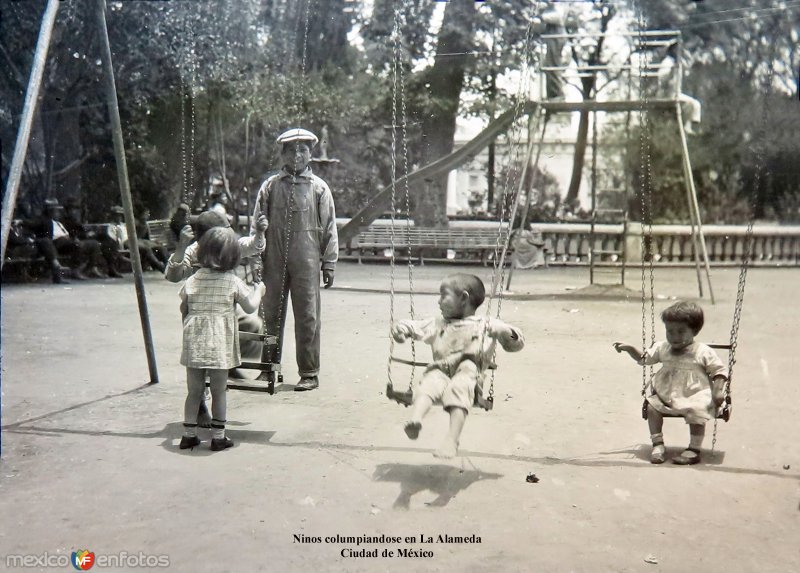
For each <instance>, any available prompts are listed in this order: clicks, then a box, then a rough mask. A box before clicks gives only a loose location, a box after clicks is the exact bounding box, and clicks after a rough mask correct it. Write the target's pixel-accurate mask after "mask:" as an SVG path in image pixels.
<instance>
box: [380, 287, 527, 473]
mask: <svg viewBox="0 0 800 573" xmlns="http://www.w3.org/2000/svg"><path fill="white" fill-rule="evenodd" d="M485 296H486V291H485V288H484V286H483V282H482V281H481V279H479V278H478V277H476V276H474V275H468V274H454V275H450V276H448V277H447V278H445V279H444V280H443V281H442V283H441V285H440V287H439V309H440V310H441V311H442V314H441V316H436V317H432V318H429V319H427V320H401V321H400V322H398V323H396V324H394V325H393V326H392V337H393V338H394V339H395V340H396V341H397V342H404V341H405V340H406V339H407V338H413V339H414V340H421V341H423V342H425V343H426V344H429V345H430V346H431V350H432V352H433V362H432V363H431V364H429V365H428V366H427V368H426V369H425V373H424V374H423V376H422V380H421V382H420V384H419V386H417V387H416V388H415V389H414V402H413V405H412V412H411V419H410V420H409V421H408V422H406V425H405V432H406V435H407V436H408V437H409V438H410V439H412V440H416V439H417V437H418V436H419V432H420V430H421V429H422V419H423V418H424V417H425V414H427V413H428V410H430V408H431V406H432V405H433V404H441V405H442V406H443V407H444V409H445V411H447V412H448V414H449V415H450V431H449V432H448V434H447V436H446V437H445V439H444V442H443V443H442V445H441V446H440V447H439V449H438V450H436V452H434V454H433V455H434V456H436V457H438V458H452V457H454V456H455V455H456V454H457V453H458V440H459V437H460V436H461V431H462V430H463V429H464V423H465V422H466V419H467V413H468V412H469V408H470V406H472V404H473V402H474V399H475V392H476V386H477V389H478V391H480V390H481V389H482V386H481V385H482V382H483V375H484V373H485V372H486V370H487V369H488V368H489V366H490V362H491V360H492V357H493V356H494V352H495V346H496V343H497V342H499V343H500V346H502V347H503V349H504V350H506V351H508V352H517V351H518V350H521V349H522V347H523V346H524V345H525V339H524V338H523V336H522V332H521V331H520V330H519V329H517V328H515V327H513V326H511V325H508V324H506V323H504V322H503V321H501V320H498V319H492V318H479V317H477V316H475V311H476V310H477V308H478V307H479V306H480V305H481V304H483V300H484V298H485Z"/></svg>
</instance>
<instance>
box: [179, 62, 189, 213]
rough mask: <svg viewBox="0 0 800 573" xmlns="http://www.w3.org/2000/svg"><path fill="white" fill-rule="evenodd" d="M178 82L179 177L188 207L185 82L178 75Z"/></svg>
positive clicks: (182, 194)
mask: <svg viewBox="0 0 800 573" xmlns="http://www.w3.org/2000/svg"><path fill="white" fill-rule="evenodd" d="M179 75H180V81H181V91H180V100H181V165H182V167H183V169H182V172H181V177H182V180H183V189H182V192H181V197H182V198H183V202H184V203H186V204H187V205H189V183H188V181H187V167H186V82H185V80H184V78H183V74H180V73H179ZM191 208H192V206H191V205H189V214H191Z"/></svg>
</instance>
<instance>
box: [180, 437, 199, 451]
mask: <svg viewBox="0 0 800 573" xmlns="http://www.w3.org/2000/svg"><path fill="white" fill-rule="evenodd" d="M199 445H200V438H198V437H197V436H183V437H182V438H181V443H180V445H179V446H178V447H179V448H180V449H182V450H188V449H189V448H193V447H195V446H199Z"/></svg>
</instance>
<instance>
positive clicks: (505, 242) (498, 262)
mask: <svg viewBox="0 0 800 573" xmlns="http://www.w3.org/2000/svg"><path fill="white" fill-rule="evenodd" d="M538 14H539V4H536V7H535V8H534V17H533V18H531V20H530V22H529V23H528V27H527V28H526V30H525V40H524V41H525V51H524V57H523V66H522V67H523V70H524V74H523V76H522V78H520V85H519V90H518V93H517V101H516V104H515V106H514V119H513V120H512V122H511V125H512V126H513V125H517V122H518V121H519V118H520V116H521V115H522V109H523V107H524V103H523V102H525V101H527V97H528V95H527V94H528V93H530V90H529V88H530V77H531V73H530V52H531V50H530V39H531V28H532V22H533V20H534V18H535V17H536V16H538ZM537 127H538V126H537ZM522 131H523V129H522V128H519V130H518V131H517V137H516V140H515V141H514V142H513V144H512V149H513V152H512V153H510V154H509V158H508V164H507V167H506V170H505V174H504V177H503V185H502V192H501V196H500V202H501V203H500V205H501V207H500V217H499V218H498V224H497V238H496V239H495V246H494V254H493V260H492V287H491V291H490V292H489V300H488V301H487V303H486V319H485V320H484V324H483V332H482V333H481V344H480V348H481V351H482V350H483V347H484V344H485V341H486V334H487V333H488V330H489V321H490V319H491V312H492V311H491V308H492V300H493V298H494V293H495V292H496V291H497V288H498V285H499V287H500V288H499V293H498V299H497V318H500V310H501V308H502V305H503V284H504V279H505V255H506V253H507V252H508V246H509V243H510V241H511V227H513V225H514V217H515V216H516V213H517V210H518V208H519V197H520V192H521V191H522V185H518V186H517V191H516V193H514V204H513V206H512V208H511V213H510V215H509V218H508V229H507V232H506V234H505V238H503V221H504V219H505V215H506V213H507V210H508V207H507V205H506V204H507V199H508V190H509V187H510V185H509V182H510V181H516V173H517V159H518V157H519V147H520V142H521V139H522ZM528 137H530V133H529V134H528ZM527 159H528V158H527V157H526V158H525V160H526V161H527ZM512 172H513V173H514V178H511V173H512ZM488 207H489V208H491V205H489V206H488ZM501 242H502V249H501V246H500V245H501ZM498 266H499V267H500V280H499V281H498V280H497V278H498V277H497V269H498ZM496 356H497V345H494V346H493V348H492V355H491V357H490V359H489V361H490V363H494V361H495V358H496ZM482 366H483V365H482ZM490 372H491V373H490V375H489V376H490V380H489V390H488V392H487V399H488V400H489V401H492V400H494V381H495V369H494V368H492V369H490Z"/></svg>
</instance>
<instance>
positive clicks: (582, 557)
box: [0, 263, 800, 573]
mask: <svg viewBox="0 0 800 573" xmlns="http://www.w3.org/2000/svg"><path fill="white" fill-rule="evenodd" d="M452 270H455V267H445V266H435V265H430V266H425V267H423V268H415V270H414V274H415V280H414V286H415V291H416V292H417V295H416V296H415V297H414V303H415V310H416V312H417V313H418V314H419V315H427V314H430V313H433V312H435V310H436V298H435V296H433V295H432V294H431V293H433V292H434V291H435V290H436V287H437V284H438V280H439V279H440V278H441V277H442V276H443V275H444V274H445V273H447V272H450V271H452ZM466 270H468V271H470V272H475V271H478V272H480V273H482V274H484V276H486V275H487V274H488V272H487V271H486V270H484V269H480V268H479V267H469V268H468V269H466ZM405 273H406V267H405V266H404V265H400V266H398V268H397V274H398V278H397V287H398V289H399V290H408V282H407V279H406V278H405ZM387 276H388V267H387V266H380V265H363V266H358V265H356V264H350V263H345V264H341V265H340V269H339V272H338V275H337V288H335V289H333V290H331V291H326V292H324V295H323V316H324V329H323V373H322V377H321V380H322V386H321V388H320V389H319V390H318V391H315V392H310V393H304V394H297V393H294V392H291V391H289V390H291V386H290V385H289V384H287V385H286V386H285V387H283V388H281V390H284V391H281V392H278V393H277V394H276V395H274V396H268V395H265V394H261V393H247V392H241V391H230V392H229V393H228V404H229V410H228V419H229V435H230V436H231V437H232V438H233V439H234V440H235V441H236V447H235V448H233V449H231V450H228V451H225V452H219V453H214V452H210V451H209V450H208V449H207V446H208V442H207V441H204V443H203V445H202V447H201V448H199V449H195V450H193V451H180V450H179V449H178V447H177V443H178V440H179V437H180V434H181V424H180V422H181V415H182V404H183V400H184V397H185V382H184V371H183V370H182V369H181V367H180V365H179V364H178V357H179V348H180V336H181V331H180V320H179V314H178V306H177V301H178V299H177V291H178V289H177V287H176V285H172V284H170V283H167V282H166V281H164V280H163V279H161V278H160V277H159V276H157V275H154V274H150V275H148V276H147V278H146V291H147V297H148V302H149V305H150V312H151V321H152V327H153V332H154V338H155V343H156V354H157V358H158V369H159V370H158V371H159V375H160V383H159V384H156V385H147V382H148V381H149V377H148V370H147V364H146V360H145V354H144V350H143V343H142V335H141V330H140V323H139V317H138V314H137V309H136V305H135V294H134V288H133V282H132V279H131V277H130V276H128V278H126V279H124V280H121V281H112V280H108V281H92V282H87V283H73V284H72V285H69V286H56V285H50V284H34V285H6V286H5V287H4V288H3V292H2V304H3V308H2V353H3V357H2V358H3V363H2V374H3V379H2V447H3V450H2V459H0V516H2V518H0V560H2V561H0V569H3V568H4V567H6V566H7V565H8V564H9V561H7V556H9V555H22V554H26V555H32V556H38V557H42V556H51V557H53V556H56V557H58V556H62V555H69V554H70V553H71V552H72V551H75V550H77V549H88V550H90V551H93V552H94V553H95V555H96V557H97V558H98V559H99V558H100V557H108V556H118V555H119V554H120V553H121V552H123V551H125V552H127V553H128V554H130V555H136V556H137V557H141V555H140V553H141V554H143V555H149V556H157V555H164V556H167V557H168V560H169V569H170V570H174V571H187V572H191V571H215V572H223V571H231V572H237V573H238V572H250V571H312V570H315V571H342V570H343V571H383V570H401V571H406V570H407V571H544V572H548V571H555V572H561V571H587V572H596V571H614V572H623V571H652V572H656V571H664V572H666V571H670V572H672V571H675V572H679V571H680V572H682V571H688V570H699V569H702V570H704V571H725V572H726V573H732V572H738V571H743V572H750V571H759V572H768V571H776V572H777V571H800V542H799V541H798V540H800V488H799V487H798V485H799V483H798V480H799V479H800V446H799V445H798V440H797V416H798V413H800V407H799V406H798V403H800V389H799V388H798V384H797V380H798V377H797V371H798V369H800V362H798V359H797V354H796V343H797V325H798V324H800V305H798V302H799V301H800V296H798V295H800V290H799V289H798V285H799V284H800V270H797V269H775V270H766V269H755V270H751V271H750V276H749V282H748V290H747V297H746V300H745V308H744V312H743V315H742V328H741V333H740V341H741V346H740V348H739V351H738V353H737V359H738V361H737V366H736V369H735V378H734V413H733V419H732V421H731V422H730V423H728V424H722V423H721V424H720V427H719V435H718V438H719V439H718V442H717V445H716V451H715V452H714V454H713V455H712V454H711V453H710V452H709V451H706V452H705V463H703V464H701V465H698V466H694V467H688V468H687V467H678V466H675V465H672V464H669V463H668V464H664V465H663V466H653V465H651V464H650V463H649V462H648V461H647V457H648V453H649V446H648V442H649V439H648V430H647V426H646V423H645V422H644V421H643V420H642V419H641V418H640V405H641V397H640V395H639V390H640V387H641V370H640V369H639V368H638V367H637V366H636V365H635V364H634V363H633V362H632V361H631V360H630V359H629V358H627V357H625V356H623V355H618V354H617V353H615V352H614V351H613V349H612V348H611V343H612V342H613V341H615V340H625V341H630V342H632V343H636V344H641V339H642V335H641V324H642V316H641V307H640V304H639V300H638V298H637V297H638V295H637V294H636V293H633V295H632V298H630V299H629V300H625V299H624V298H621V297H606V298H603V297H602V296H587V295H586V291H581V290H576V288H575V287H578V288H579V287H584V286H585V285H586V283H587V281H588V274H587V271H586V270H585V269H549V270H546V271H541V270H539V271H529V272H524V273H519V274H518V275H516V276H515V283H514V285H513V291H514V298H511V299H509V300H505V302H504V303H503V307H502V311H503V312H502V314H503V318H505V319H506V320H508V321H509V322H513V323H515V324H517V325H518V326H520V327H522V328H523V329H524V331H525V333H526V336H527V340H528V346H527V347H526V348H525V350H523V351H522V352H520V353H517V354H505V355H501V356H499V359H498V362H499V364H500V369H499V371H498V376H497V381H496V393H497V402H496V405H495V408H494V411H492V412H489V413H487V412H483V411H473V412H472V413H471V414H470V416H469V419H468V421H467V426H466V429H465V431H464V434H463V436H462V451H461V454H460V457H458V458H456V459H455V460H453V461H452V462H450V463H447V462H442V461H440V460H437V459H435V458H433V457H432V456H431V451H432V450H433V449H434V448H435V447H436V446H437V445H438V442H439V440H440V439H441V437H442V436H443V433H444V431H445V428H446V424H447V418H446V415H445V414H444V413H443V412H441V411H435V412H433V413H432V414H431V415H430V416H429V417H428V419H427V420H426V423H425V426H424V428H423V431H422V434H421V436H420V439H419V440H418V441H417V442H412V441H409V440H408V439H407V438H406V436H405V434H404V433H403V431H402V423H403V421H404V419H405V417H406V415H407V411H405V410H404V409H403V408H402V407H400V406H397V405H394V404H393V403H390V402H389V401H388V400H386V398H385V397H384V395H383V390H384V386H385V384H386V379H387V373H386V357H387V352H388V338H387V336H388V328H389V296H388V295H387V294H386V293H385V292H382V291H385V290H386V289H387V287H388V279H387ZM655 278H656V293H657V295H658V296H659V297H660V298H659V300H658V301H657V303H656V310H657V311H659V310H661V309H662V308H664V307H665V306H666V305H667V304H668V302H669V300H668V298H669V297H679V298H683V297H688V298H692V297H696V280H695V277H694V271H693V270H691V269H671V270H658V271H657V272H656V277H655ZM736 278H737V271H736V270H735V269H719V270H715V271H714V272H713V280H714V288H715V294H716V295H717V304H716V306H711V305H710V304H708V302H706V303H705V308H706V324H707V326H706V327H705V329H704V330H703V332H702V333H701V335H700V337H699V338H700V339H702V340H704V341H716V342H727V340H728V333H729V330H730V324H731V317H732V314H733V301H734V298H735V289H736ZM640 281H641V278H640V276H639V272H638V270H634V271H632V272H631V273H630V275H629V276H628V286H630V287H631V288H635V287H636V286H638V285H640V284H641V282H640ZM592 292H593V293H594V294H598V292H600V291H592ZM426 293H427V294H426ZM600 294H602V292H600ZM408 302H409V301H408V297H407V296H403V295H398V296H397V297H396V308H395V313H396V315H397V316H400V317H405V316H407V315H408V312H409V311H408ZM32 317H37V320H36V321H33V320H32ZM646 319H647V321H648V322H649V316H648V317H646ZM656 325H657V327H658V331H657V332H658V335H659V336H661V335H662V331H661V326H660V323H659V322H657V323H656ZM290 326H291V324H290ZM285 356H286V360H285V364H284V371H285V373H286V381H287V383H294V382H295V381H296V367H295V364H294V359H293V357H294V348H293V343H292V342H291V341H288V342H287V348H286V351H285ZM409 375H410V372H409V370H408V369H406V368H405V367H402V366H400V367H395V368H394V369H393V376H394V378H395V379H396V380H398V384H399V385H401V386H402V385H404V384H407V382H408V380H409ZM665 433H666V440H667V445H668V446H670V450H669V451H670V454H672V455H674V454H676V453H678V452H679V451H680V450H681V449H682V447H684V446H685V445H686V444H687V443H688V429H687V427H686V426H685V425H684V424H683V422H682V421H680V420H670V421H668V422H667V425H666V428H665ZM201 437H203V438H204V440H207V439H208V436H207V434H203V435H202V436H201ZM706 446H707V447H708V448H710V446H711V427H709V432H708V438H707V440H706ZM530 473H535V474H536V476H537V477H538V478H539V482H538V483H528V482H526V476H528V474H530ZM381 535H383V536H389V537H395V538H400V539H399V540H389V541H386V540H385V539H384V540H383V541H381V540H378V541H377V542H374V540H368V541H366V542H362V543H360V544H359V543H358V540H352V541H348V540H346V539H344V540H343V539H341V537H346V536H353V537H358V536H369V537H376V536H381ZM439 535H443V536H445V535H447V536H451V537H456V536H458V537H461V538H468V539H473V540H474V541H476V542H473V543H467V542H453V543H446V542H445V543H441V542H438V539H437V536H439ZM336 536H340V538H339V539H337V538H336ZM472 536H476V537H472ZM477 537H479V538H480V540H479V542H477V541H478V539H477ZM326 538H328V539H327V540H326ZM331 538H332V539H331ZM429 538H430V540H431V541H432V542H431V543H425V541H428V540H429ZM317 539H319V541H317ZM462 541H466V540H462ZM346 549H352V550H354V551H359V550H362V549H366V550H367V551H375V550H377V553H378V556H377V557H367V556H364V557H352V556H342V552H343V550H346ZM400 550H410V551H411V552H412V553H410V554H409V555H408V556H398V554H399V552H400ZM384 551H387V552H393V556H391V557H389V556H386V557H384V556H382V554H383V552H384ZM423 551H424V552H430V554H429V555H428V554H425V555H427V556H417V555H415V554H414V553H413V552H423ZM345 554H347V551H345ZM154 558H155V557H153V559H154ZM126 563H127V564H128V565H129V567H124V568H113V569H112V568H106V570H129V569H130V570H133V567H132V565H135V563H134V562H133V561H131V560H128V561H126ZM6 568H7V569H8V570H18V569H17V568H14V567H6ZM60 568H61V567H58V568H56V569H60ZM37 569H40V570H48V569H47V568H43V567H34V568H33V570H37ZM67 569H71V568H70V566H67ZM146 569H147V570H155V569H156V568H154V567H147V568H146ZM93 570H103V568H102V567H100V563H98V565H97V566H96V567H94V568H93Z"/></svg>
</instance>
